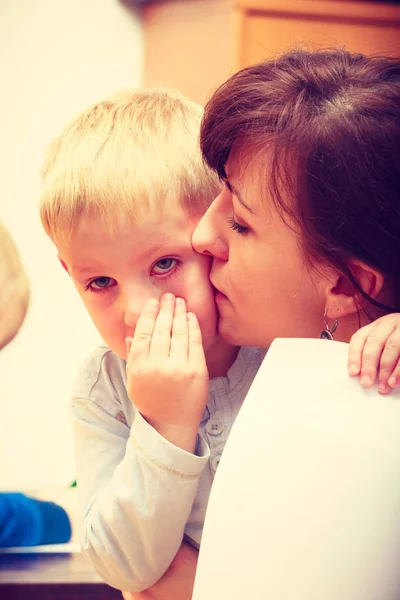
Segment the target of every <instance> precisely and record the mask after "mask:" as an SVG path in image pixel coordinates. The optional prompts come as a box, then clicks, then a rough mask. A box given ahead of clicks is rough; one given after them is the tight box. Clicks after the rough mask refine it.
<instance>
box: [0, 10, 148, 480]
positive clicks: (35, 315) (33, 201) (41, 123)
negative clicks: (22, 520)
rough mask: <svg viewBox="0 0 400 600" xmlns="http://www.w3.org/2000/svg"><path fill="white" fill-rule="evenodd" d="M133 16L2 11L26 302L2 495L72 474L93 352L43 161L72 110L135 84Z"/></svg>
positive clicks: (9, 174)
mask: <svg viewBox="0 0 400 600" xmlns="http://www.w3.org/2000/svg"><path fill="white" fill-rule="evenodd" d="M142 62H143V40H142V28H141V19H140V15H139V13H137V12H135V11H134V9H132V8H128V6H127V5H124V4H123V3H121V2H120V1H119V0H68V1H67V2H65V1H64V2H63V1H61V0H30V1H29V2H26V0H12V2H1V3H0V74H1V87H2V90H3V92H2V98H1V101H0V102H1V107H2V109H1V111H0V161H1V162H0V164H1V170H0V173H1V174H0V219H1V220H2V221H3V222H4V223H5V224H6V226H7V227H8V228H9V230H10V232H11V233H12V235H13V237H14V240H15V242H16V244H17V246H18V247H19V249H20V252H21V255H22V259H23V262H24V265H25V268H26V271H27V273H28V276H29V278H30V281H31V286H32V300H31V305H30V309H29V313H28V316H27V319H26V321H25V323H24V326H23V328H22V329H21V331H20V333H19V335H18V337H17V338H16V339H15V340H14V341H13V342H12V343H11V344H10V345H9V346H8V347H7V348H6V349H5V350H3V351H2V352H1V355H0V373H1V380H2V392H1V413H0V414H1V417H0V487H1V488H3V489H12V488H14V489H15V488H23V489H32V488H37V487H41V486H43V485H49V484H50V485H53V484H57V485H58V484H60V485H64V484H68V483H70V482H71V481H72V480H73V479H74V476H75V470H74V458H73V447H72V439H71V429H70V423H69V416H68V412H67V406H68V399H69V393H70V391H71V387H72V383H73V380H74V377H75V374H76V372H77V369H78V368H79V364H80V362H81V361H82V359H83V358H84V357H85V356H86V355H87V353H88V352H89V351H90V349H91V348H92V347H93V346H94V345H95V344H96V343H97V341H98V336H97V333H96V332H95V330H94V327H93V326H92V325H91V323H90V321H89V318H88V316H87V315H86V313H85V310H84V308H83V307H81V305H80V301H79V299H78V296H77V294H76V292H75V290H74V288H73V286H72V285H71V283H70V282H69V281H68V275H67V274H66V273H65V272H64V271H63V270H62V268H61V266H60V265H59V264H58V261H57V257H56V253H55V250H54V248H53V246H52V244H51V242H50V241H49V240H48V239H47V238H46V236H45V234H44V233H43V232H42V229H41V225H40V221H39V217H38V196H39V183H40V178H39V173H40V168H41V163H42V159H43V152H44V150H45V149H46V147H47V145H48V144H49V142H50V141H51V139H52V138H53V137H54V136H55V135H57V134H58V133H59V132H60V131H61V129H62V128H63V126H64V125H65V123H66V122H67V121H69V120H70V119H71V118H72V117H73V116H74V115H75V113H76V112H77V111H79V110H80V109H81V108H84V107H85V106H86V105H88V104H90V103H91V102H93V101H95V100H97V99H99V98H101V97H102V96H104V95H105V94H108V93H110V92H113V91H115V90H118V89H121V88H124V87H137V86H139V85H140V84H141V82H142Z"/></svg>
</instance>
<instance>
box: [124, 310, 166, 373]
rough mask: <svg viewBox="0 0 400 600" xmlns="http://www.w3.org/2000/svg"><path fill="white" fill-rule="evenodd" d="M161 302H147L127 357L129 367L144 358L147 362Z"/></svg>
mask: <svg viewBox="0 0 400 600" xmlns="http://www.w3.org/2000/svg"><path fill="white" fill-rule="evenodd" d="M158 308H159V302H158V300H155V299H154V298H151V299H150V300H147V302H146V304H145V305H144V307H143V309H142V312H141V313H140V315H139V318H138V320H137V323H136V327H135V333H134V336H133V339H132V343H131V349H130V353H129V355H128V356H127V360H128V365H129V364H130V363H131V362H132V360H134V359H137V358H142V359H143V360H146V358H147V357H148V355H149V351H150V344H151V337H152V335H153V330H154V325H155V322H156V317H157V315H158Z"/></svg>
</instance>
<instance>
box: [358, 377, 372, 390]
mask: <svg viewBox="0 0 400 600" xmlns="http://www.w3.org/2000/svg"><path fill="white" fill-rule="evenodd" d="M360 383H361V385H365V386H366V387H368V386H369V385H372V379H371V377H370V376H369V375H363V376H362V377H361V381H360Z"/></svg>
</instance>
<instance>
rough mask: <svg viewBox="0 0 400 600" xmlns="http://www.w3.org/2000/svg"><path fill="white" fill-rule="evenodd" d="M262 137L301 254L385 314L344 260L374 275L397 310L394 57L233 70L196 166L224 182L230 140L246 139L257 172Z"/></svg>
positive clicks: (302, 56) (398, 144)
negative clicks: (387, 285) (387, 287)
mask: <svg viewBox="0 0 400 600" xmlns="http://www.w3.org/2000/svg"><path fill="white" fill-rule="evenodd" d="M271 140H272V141H273V148H274V157H273V161H272V166H271V160H270V159H267V153H266V152H264V166H265V170H266V169H268V179H269V182H270V183H269V191H270V192H271V193H272V197H273V198H274V200H275V202H276V204H277V206H278V208H279V209H281V210H283V211H284V212H285V213H286V214H289V215H290V216H291V217H292V218H294V219H295V220H296V221H297V222H298V224H299V225H300V228H301V231H302V234H303V235H302V238H303V240H302V241H303V245H304V248H305V250H306V253H307V255H308V257H309V258H310V259H311V260H315V259H317V260H319V261H320V260H321V259H322V260H323V261H325V262H328V263H329V264H331V265H334V266H336V267H337V268H338V269H339V270H340V271H341V272H342V273H343V274H344V275H345V276H347V277H348V278H349V280H350V281H351V282H352V283H353V284H354V285H355V286H356V287H357V288H358V289H359V291H360V292H361V293H362V295H363V296H364V297H365V298H367V299H368V300H369V301H371V302H372V303H373V304H375V305H376V306H378V307H380V308H381V309H383V310H385V311H386V312H387V311H393V310H395V308H393V307H386V306H383V305H381V304H380V303H378V302H376V301H374V300H373V299H372V298H370V297H368V296H367V294H365V293H364V291H363V290H362V289H361V288H360V286H359V284H358V282H357V281H356V279H355V277H354V275H353V273H352V272H351V270H350V268H349V261H350V259H359V260H361V261H363V262H365V263H367V264H368V265H370V266H372V267H375V268H376V269H378V270H379V271H380V272H381V273H383V274H384V275H385V276H386V278H387V279H388V280H389V281H391V282H392V284H393V286H394V290H395V293H397V300H396V304H398V305H400V298H399V292H400V60H399V59H394V58H386V57H367V56H364V55H362V54H352V53H350V52H346V51H344V50H340V49H339V50H326V51H317V52H307V51H305V50H295V51H293V52H288V53H286V54H284V55H282V56H281V57H279V58H277V59H273V60H268V61H265V62H262V63H260V64H258V65H255V66H251V67H248V68H246V69H243V70H242V71H240V72H239V73H236V74H235V75H233V77H231V78H230V79H229V80H228V81H227V82H226V83H224V84H223V85H222V86H221V87H220V88H219V89H218V90H217V91H216V92H215V94H214V95H213V97H212V98H211V100H210V101H209V102H208V104H207V106H206V109H205V115H204V119H203V125H202V132H201V148H202V152H203V155H204V158H205V161H206V162H207V164H208V165H209V166H210V167H211V168H212V169H214V170H215V171H216V172H217V173H218V175H219V176H220V177H221V179H224V178H225V177H226V172H225V164H226V161H227V159H228V156H229V153H230V152H231V150H232V148H233V146H234V144H235V142H238V144H239V145H241V144H244V143H246V145H247V146H248V147H250V148H254V158H255V157H257V161H258V165H259V167H260V169H261V170H262V168H263V164H262V162H261V161H262V160H263V149H265V148H266V147H267V146H269V147H270V146H271ZM289 155H290V156H291V157H292V158H291V160H288V157H289ZM293 156H294V157H295V158H296V160H295V163H296V168H295V169H294V168H293ZM294 170H295V171H296V173H295V175H293V171H294ZM282 182H283V183H284V185H285V186H286V189H287V186H288V185H289V183H288V182H290V191H291V192H292V193H291V194H289V196H290V198H293V197H294V198H295V202H293V200H290V201H288V200H287V199H286V200H285V199H283V197H282V195H281V194H279V190H280V189H282V187H281V185H282ZM397 310H399V308H397Z"/></svg>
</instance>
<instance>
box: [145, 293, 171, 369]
mask: <svg viewBox="0 0 400 600" xmlns="http://www.w3.org/2000/svg"><path fill="white" fill-rule="evenodd" d="M174 310H175V296H174V295H173V294H164V296H163V297H162V298H161V303H160V311H159V313H158V316H157V318H156V322H155V324H154V330H153V336H152V339H151V345H150V355H151V356H152V357H154V358H166V357H168V356H169V353H170V347H171V331H172V321H173V318H174Z"/></svg>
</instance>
